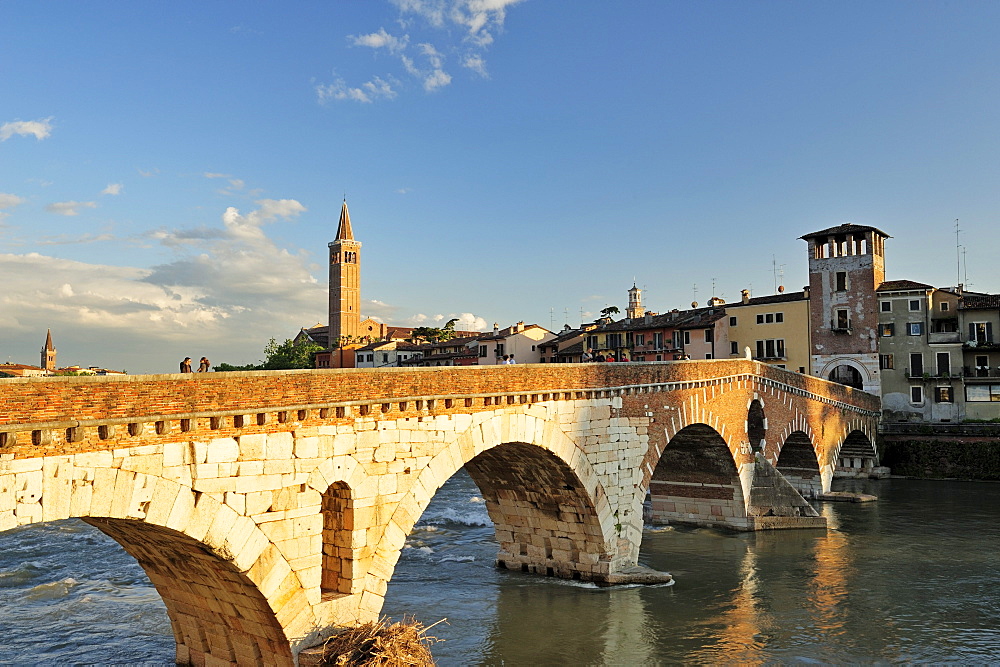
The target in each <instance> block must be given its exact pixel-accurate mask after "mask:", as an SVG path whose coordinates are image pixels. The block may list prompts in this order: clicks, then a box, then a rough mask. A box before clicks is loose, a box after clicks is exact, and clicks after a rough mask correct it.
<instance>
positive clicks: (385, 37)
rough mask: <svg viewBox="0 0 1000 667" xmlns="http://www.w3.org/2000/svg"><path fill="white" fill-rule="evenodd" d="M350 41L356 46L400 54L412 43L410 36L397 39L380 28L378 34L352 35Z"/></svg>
mask: <svg viewBox="0 0 1000 667" xmlns="http://www.w3.org/2000/svg"><path fill="white" fill-rule="evenodd" d="M348 39H350V40H351V42H352V44H353V45H354V46H367V47H369V48H372V49H387V50H388V51H389V53H398V52H400V51H402V50H403V49H405V48H406V45H407V44H408V43H409V41H410V36H409V35H403V36H402V37H396V36H394V35H390V34H389V33H387V32H386V31H385V28H379V29H378V32H373V33H371V34H368V35H351V36H350V37H349V38H348Z"/></svg>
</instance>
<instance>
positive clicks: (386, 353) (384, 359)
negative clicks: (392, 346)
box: [382, 352, 389, 364]
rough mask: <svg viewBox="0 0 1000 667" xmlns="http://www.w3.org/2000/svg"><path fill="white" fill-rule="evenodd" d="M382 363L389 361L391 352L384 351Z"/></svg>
mask: <svg viewBox="0 0 1000 667" xmlns="http://www.w3.org/2000/svg"><path fill="white" fill-rule="evenodd" d="M382 363H383V364H387V363H389V353H388V352H383V353H382Z"/></svg>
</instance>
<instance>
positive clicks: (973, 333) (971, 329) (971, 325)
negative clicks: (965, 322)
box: [969, 322, 976, 340]
mask: <svg viewBox="0 0 1000 667" xmlns="http://www.w3.org/2000/svg"><path fill="white" fill-rule="evenodd" d="M969 340H976V324H975V322H969Z"/></svg>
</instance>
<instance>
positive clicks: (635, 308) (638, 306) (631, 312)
mask: <svg viewBox="0 0 1000 667" xmlns="http://www.w3.org/2000/svg"><path fill="white" fill-rule="evenodd" d="M645 314H646V309H645V308H643V307H642V290H641V289H639V288H638V287H636V286H635V283H632V289H630V290H629V291H628V308H627V309H625V316H626V317H628V318H629V319H634V318H636V317H642V316H643V315H645Z"/></svg>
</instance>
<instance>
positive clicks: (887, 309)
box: [878, 301, 892, 313]
mask: <svg viewBox="0 0 1000 667" xmlns="http://www.w3.org/2000/svg"><path fill="white" fill-rule="evenodd" d="M878 307H879V309H880V310H881V311H882V312H883V313H891V312H892V301H879V303H878Z"/></svg>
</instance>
